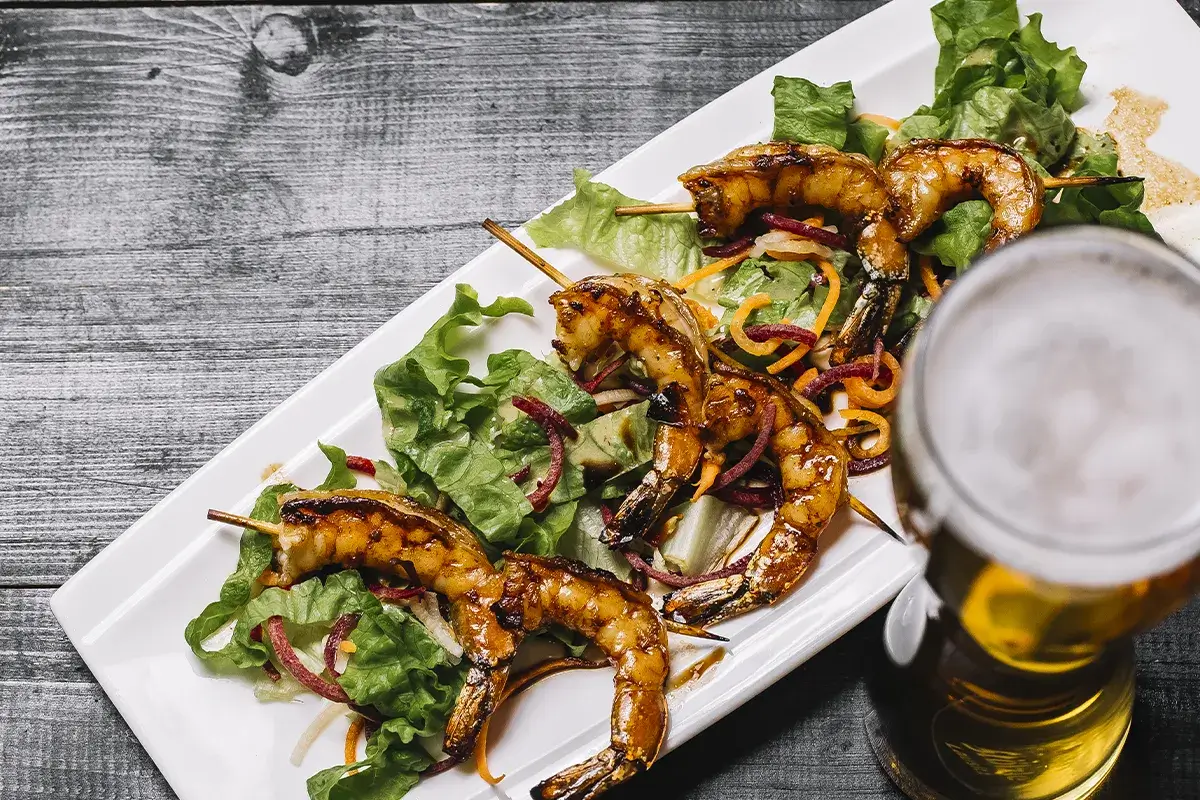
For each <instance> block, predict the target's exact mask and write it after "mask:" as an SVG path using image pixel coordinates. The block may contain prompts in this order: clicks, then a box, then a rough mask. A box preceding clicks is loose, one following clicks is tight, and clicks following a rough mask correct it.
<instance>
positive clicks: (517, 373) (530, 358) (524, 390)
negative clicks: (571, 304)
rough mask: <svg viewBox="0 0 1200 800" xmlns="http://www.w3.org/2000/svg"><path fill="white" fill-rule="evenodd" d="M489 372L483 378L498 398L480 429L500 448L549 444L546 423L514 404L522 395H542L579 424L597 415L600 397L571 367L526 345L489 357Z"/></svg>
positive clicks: (489, 393)
mask: <svg viewBox="0 0 1200 800" xmlns="http://www.w3.org/2000/svg"><path fill="white" fill-rule="evenodd" d="M487 363H488V374H487V377H485V378H484V379H483V380H482V381H481V382H480V384H481V386H482V388H484V389H486V390H487V396H488V397H490V398H491V399H492V400H493V401H494V402H493V403H491V404H490V406H489V407H488V411H489V412H490V413H488V414H487V415H486V416H485V417H483V419H482V420H481V421H479V422H478V423H476V424H475V425H473V426H472V427H473V429H474V430H475V431H476V434H477V435H478V436H479V437H480V438H481V439H483V440H484V441H485V442H491V443H492V444H494V445H495V446H497V447H502V448H505V449H508V450H516V449H519V448H522V447H535V446H538V445H544V444H546V434H545V433H544V432H543V431H542V428H541V426H539V425H538V424H537V423H536V422H534V421H533V420H531V419H530V418H529V417H528V416H526V415H525V414H522V413H521V412H519V411H517V410H516V409H515V408H513V406H512V403H511V402H509V401H510V400H512V398H513V397H515V396H516V395H523V396H526V397H536V398H537V399H539V400H541V401H543V402H545V403H546V404H547V405H549V406H551V407H552V408H554V409H555V410H556V411H558V412H559V413H560V414H562V415H563V416H564V417H566V418H567V420H568V421H569V422H571V423H572V424H575V425H579V424H582V423H584V422H588V421H590V420H593V419H595V418H596V401H595V400H593V399H592V396H591V395H590V394H588V393H587V392H585V391H583V389H580V388H579V386H578V385H576V383H575V381H574V380H572V379H571V376H570V375H568V374H567V373H566V371H565V370H564V369H563V368H562V367H560V366H557V365H555V364H553V363H551V362H549V361H543V360H542V359H539V358H536V357H535V356H534V355H533V354H531V353H528V352H526V351H524V350H504V351H502V352H499V353H493V354H492V355H490V356H488V362H487Z"/></svg>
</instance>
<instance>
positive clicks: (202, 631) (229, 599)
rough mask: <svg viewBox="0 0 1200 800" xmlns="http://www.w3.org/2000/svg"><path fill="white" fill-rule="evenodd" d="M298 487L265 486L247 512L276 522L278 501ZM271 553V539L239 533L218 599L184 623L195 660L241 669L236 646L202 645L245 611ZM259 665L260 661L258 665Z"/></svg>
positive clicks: (239, 648) (241, 664) (260, 518)
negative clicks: (233, 565)
mask: <svg viewBox="0 0 1200 800" xmlns="http://www.w3.org/2000/svg"><path fill="white" fill-rule="evenodd" d="M298 489H299V487H297V486H295V485H293V484H290V483H279V484H275V485H273V486H268V487H266V488H265V489H263V490H262V493H261V494H259V496H258V500H256V501H255V503H254V510H253V511H251V512H250V516H251V517H252V518H253V519H258V520H263V521H264V522H279V520H280V517H279V498H280V497H282V496H283V495H285V494H288V493H289V492H295V491H298ZM272 554H273V549H272V544H271V537H270V536H267V535H266V534H265V533H259V532H257V531H252V530H250V529H249V528H247V529H246V530H244V531H243V532H242V542H241V549H240V550H239V552H238V563H237V567H236V568H235V569H234V571H233V573H232V574H230V576H229V577H228V578H226V579H225V582H224V583H223V584H222V585H221V592H220V595H219V599H217V600H216V601H214V602H212V603H209V604H208V605H207V606H205V607H204V610H203V611H201V612H200V614H199V616H197V617H196V618H195V619H193V620H192V621H191V622H189V623H188V624H187V627H186V628H185V629H184V633H183V638H184V640H185V641H186V642H187V643H188V647H190V648H191V649H192V652H193V653H195V654H196V657H197V658H199V659H201V660H202V661H205V662H207V664H208V665H209V666H210V667H214V668H226V669H228V668H235V667H244V666H246V663H244V658H243V656H244V650H243V648H242V647H241V645H240V644H238V643H237V642H235V641H232V640H231V641H230V642H229V643H228V644H226V645H225V646H224V647H222V648H221V649H219V650H205V649H204V647H203V644H204V642H205V641H206V640H207V639H209V637H211V636H212V635H213V634H215V633H216V632H217V631H219V630H220V629H221V628H223V627H224V626H225V625H226V624H228V623H229V621H230V620H231V619H233V618H234V617H235V616H237V615H239V614H240V613H242V611H244V609H245V608H246V604H247V603H249V602H250V600H251V598H252V597H253V596H254V592H255V591H256V590H257V589H258V588H259V583H258V576H260V575H262V573H263V571H264V570H266V569H267V567H269V566H271V557H272ZM258 663H259V664H261V663H263V662H261V661H260V662H258Z"/></svg>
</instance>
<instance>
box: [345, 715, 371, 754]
mask: <svg viewBox="0 0 1200 800" xmlns="http://www.w3.org/2000/svg"><path fill="white" fill-rule="evenodd" d="M366 722H367V721H366V720H365V719H363V717H361V716H359V715H357V714H355V715H354V719H352V720H350V727H349V728H347V729H346V752H345V754H344V755H345V756H346V763H347V764H353V763H354V762H355V761H358V735H359V734H360V733H362V729H363V726H364V725H366Z"/></svg>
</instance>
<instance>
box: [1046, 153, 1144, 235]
mask: <svg viewBox="0 0 1200 800" xmlns="http://www.w3.org/2000/svg"><path fill="white" fill-rule="evenodd" d="M1067 163H1068V167H1069V172H1070V173H1071V174H1074V175H1098V176H1099V175H1117V174H1119V172H1118V165H1117V150H1116V144H1115V142H1114V141H1113V139H1112V137H1111V136H1109V135H1107V134H1104V135H1102V136H1095V135H1093V134H1091V133H1089V132H1087V131H1084V130H1080V132H1079V136H1078V139H1077V141H1076V145H1075V148H1074V149H1073V150H1072V152H1071V153H1070V155H1069V157H1068V162H1067ZM1144 194H1145V190H1144V187H1143V185H1142V184H1141V183H1123V184H1118V185H1116V186H1090V187H1088V188H1085V189H1059V190H1057V191H1054V192H1050V193H1049V195H1048V197H1049V198H1050V199H1049V201H1048V202H1047V203H1046V209H1045V211H1044V212H1043V214H1042V224H1043V225H1045V226H1047V227H1053V226H1055V225H1083V224H1088V223H1100V224H1102V225H1112V226H1114V227H1118V228H1128V229H1130V230H1133V231H1138V232H1140V233H1145V234H1147V235H1149V236H1157V235H1158V234H1157V233H1156V232H1155V230H1154V226H1153V225H1152V224H1151V223H1150V220H1149V219H1148V218H1147V217H1146V215H1145V214H1143V213H1142V212H1141V210H1140V209H1141V205H1142V199H1143V197H1144Z"/></svg>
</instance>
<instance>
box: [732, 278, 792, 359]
mask: <svg viewBox="0 0 1200 800" xmlns="http://www.w3.org/2000/svg"><path fill="white" fill-rule="evenodd" d="M769 305H771V296H770V295H769V294H767V293H766V292H760V293H759V294H752V295H750V296H749V297H747V298H746V299H745V300H744V301H742V304H741V305H740V306H738V310H737V311H735V312H733V319H731V320H730V321H729V335H730V336H732V337H733V340H734V341H735V342H737V346H738V347H740V348H742V349H743V350H745V351H746V352H747V353H750V354H751V355H755V356H769V355H771V353H774V352H775V348H777V347H779V345H781V344H782V342H781V341H780V340H779V339H768V340H767V341H765V342H756V341H754V340H753V339H751V338H750V337H749V336H747V335H746V331H745V328H744V326H745V324H746V320H747V319H749V318H750V315H751V314H753V313H754V312H755V311H757V310H758V309H760V308H762V307H763V306H769Z"/></svg>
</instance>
